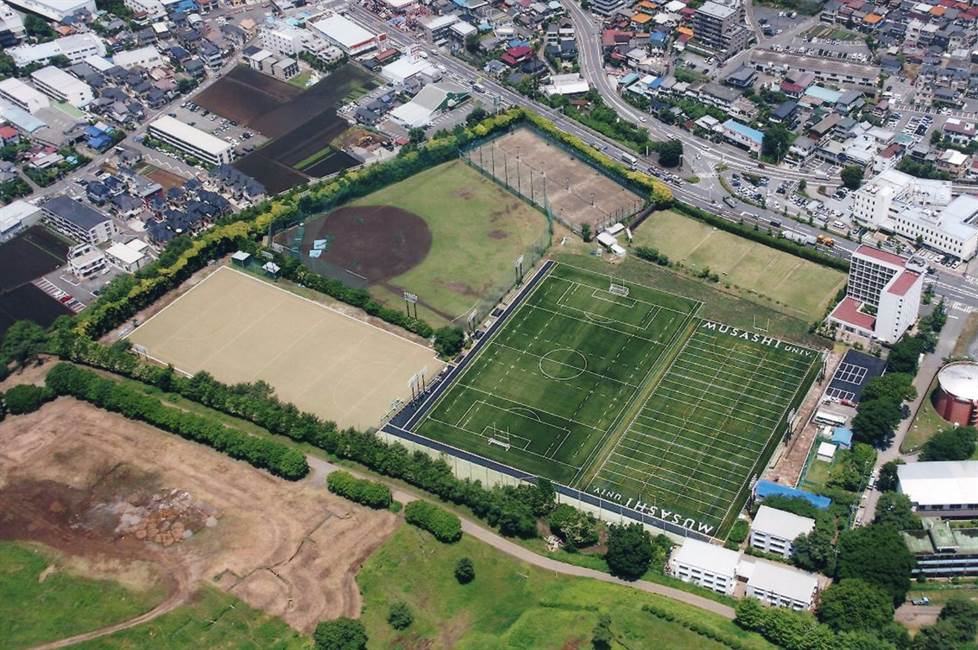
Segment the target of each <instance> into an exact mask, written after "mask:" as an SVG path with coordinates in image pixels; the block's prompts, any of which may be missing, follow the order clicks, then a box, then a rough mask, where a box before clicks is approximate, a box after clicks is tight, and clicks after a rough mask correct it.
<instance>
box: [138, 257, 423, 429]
mask: <svg viewBox="0 0 978 650" xmlns="http://www.w3.org/2000/svg"><path fill="white" fill-rule="evenodd" d="M130 339H131V340H132V342H133V343H136V344H139V345H142V346H145V348H146V350H147V353H148V355H149V356H151V357H153V358H155V359H157V360H160V361H162V362H163V363H172V364H173V365H174V367H176V368H178V369H179V370H182V371H184V372H188V373H194V372H197V371H200V370H207V371H208V372H210V373H212V374H213V375H214V376H215V377H217V378H218V379H219V380H221V381H225V382H228V383H237V382H245V381H247V382H251V381H255V380H257V379H262V380H265V381H266V382H268V383H269V384H271V385H272V387H274V388H275V392H276V394H277V395H278V396H279V397H281V398H282V399H284V400H287V401H290V402H293V403H294V404H296V406H298V407H299V408H301V409H303V410H307V411H310V412H312V413H315V414H317V415H319V416H321V417H324V418H328V419H331V420H334V421H335V422H337V423H338V424H339V425H340V426H344V427H345V426H357V427H362V428H366V427H369V426H377V424H378V423H379V422H380V420H381V418H382V417H383V415H384V414H385V413H386V412H387V411H388V409H389V408H390V406H391V400H392V399H394V398H395V397H398V398H402V399H406V398H409V397H410V390H409V388H408V381H409V379H410V378H411V377H412V376H413V375H414V374H415V373H417V372H418V371H420V370H421V369H422V368H424V367H427V369H428V376H429V377H433V376H434V375H435V374H436V373H437V372H438V370H440V369H441V367H442V363H441V362H440V361H439V360H438V359H437V358H436V357H435V353H434V351H432V350H431V349H429V348H427V347H424V346H422V345H419V344H417V343H414V342H412V341H409V340H407V339H405V338H402V337H400V336H396V335H394V334H391V333H389V332H387V331H385V330H382V329H380V328H377V327H373V326H371V325H368V324H367V323H364V322H362V321H359V320H356V319H354V318H351V317H349V316H346V315H344V314H341V313H340V312H337V311H334V310H332V309H330V308H328V307H326V306H324V305H321V304H317V303H314V302H312V301H310V300H306V299H303V298H301V297H299V296H297V295H295V294H292V293H290V292H288V291H285V290H283V289H280V288H278V287H276V286H274V285H272V284H270V283H268V282H264V281H262V280H259V279H257V278H254V277H252V276H250V275H247V274H244V273H241V272H239V271H235V270H232V269H230V268H226V267H225V268H221V269H219V270H218V271H216V272H215V273H213V274H212V275H211V276H209V277H208V278H207V279H206V280H204V281H203V282H201V283H200V284H199V285H197V286H196V287H194V288H193V289H192V290H190V291H188V292H187V293H185V294H184V295H183V296H181V297H180V298H178V299H177V300H176V301H174V302H173V303H171V304H170V305H169V306H168V307H166V308H165V309H163V310H162V311H160V312H159V313H158V314H157V315H156V316H154V317H152V318H150V319H149V320H148V321H146V322H145V323H143V324H142V325H140V326H139V327H138V328H136V330H134V331H133V333H132V334H131V335H130Z"/></svg>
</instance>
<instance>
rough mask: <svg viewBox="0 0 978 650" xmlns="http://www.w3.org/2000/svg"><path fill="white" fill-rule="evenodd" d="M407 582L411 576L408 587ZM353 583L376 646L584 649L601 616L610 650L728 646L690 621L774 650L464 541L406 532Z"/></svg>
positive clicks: (720, 623) (636, 594)
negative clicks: (469, 571) (465, 563)
mask: <svg viewBox="0 0 978 650" xmlns="http://www.w3.org/2000/svg"><path fill="white" fill-rule="evenodd" d="M461 557H468V558H470V559H471V560H472V562H473V564H474V566H475V573H476V578H475V581H474V582H472V583H470V584H468V585H459V584H458V583H457V582H456V581H455V579H454V577H453V576H452V569H453V567H454V566H455V563H456V562H457V561H458V559H459V558H461ZM405 576H410V579H409V580H405ZM357 583H358V584H359V585H360V590H361V592H362V593H363V601H364V607H363V614H362V616H361V620H363V622H364V624H365V625H366V627H367V632H368V635H369V637H370V640H371V645H370V647H372V648H374V647H376V648H439V649H440V648H457V649H458V650H470V649H475V648H479V649H490V648H492V649H495V648H500V649H502V648H513V649H517V648H518V649H525V650H549V649H553V650H564V649H567V650H570V649H573V648H582V649H583V648H590V647H591V633H592V630H593V628H594V625H595V623H597V620H598V616H599V615H600V614H602V613H606V614H609V615H610V616H611V620H612V625H611V628H612V632H613V633H614V636H615V639H616V640H615V642H614V645H613V646H612V647H613V648H614V649H615V650H629V649H632V650H634V649H637V648H649V647H659V648H670V649H674V650H694V649H695V650H700V649H702V650H721V649H722V648H724V647H726V646H724V645H722V644H720V643H717V642H716V641H713V640H711V639H707V638H706V637H703V636H700V635H698V634H696V633H694V632H691V631H689V630H687V629H685V628H684V627H683V626H682V624H681V623H680V622H679V621H695V622H697V623H699V624H701V625H705V626H708V627H709V628H711V629H712V630H713V631H714V633H715V634H717V635H722V636H723V637H724V638H728V639H733V640H736V641H738V642H740V643H742V644H743V647H744V648H749V649H752V650H753V649H756V650H762V649H766V648H771V647H772V646H770V645H769V644H768V643H767V642H765V641H764V640H763V639H761V638H760V637H759V636H758V635H756V634H749V633H747V632H744V631H743V630H740V629H739V628H738V627H737V626H736V625H734V624H733V623H732V622H730V621H727V620H724V619H722V618H721V617H719V616H716V615H714V614H711V613H708V612H704V611H702V610H699V609H694V608H692V607H690V606H688V605H684V604H682V603H679V602H676V601H674V600H669V599H667V598H663V597H659V596H655V595H652V594H646V593H643V592H640V591H637V590H634V589H631V588H628V587H619V586H617V585H610V584H606V583H601V582H597V581H594V580H587V579H583V578H570V577H566V576H558V575H555V574H553V573H550V572H547V571H544V570H542V569H538V568H536V567H532V566H529V565H527V564H523V563H521V562H518V561H516V560H514V559H512V558H511V557H509V556H507V555H504V554H502V553H500V552H499V551H496V550H495V549H493V548H491V547H489V546H488V545H486V544H483V543H481V542H478V541H476V540H475V539H473V538H471V537H469V536H465V537H463V538H462V540H461V541H460V542H458V543H457V544H438V543H436V542H434V541H433V540H432V538H431V536H430V535H428V534H427V533H423V532H420V531H418V530H417V529H414V528H412V527H410V526H402V527H401V528H400V530H398V532H397V533H395V534H394V535H393V536H391V537H390V538H389V539H388V540H387V541H386V542H385V543H384V545H383V546H381V547H380V549H378V550H377V551H376V552H375V553H374V554H373V555H372V556H371V557H370V559H369V560H367V562H366V564H365V565H364V567H363V569H362V570H361V571H360V574H359V575H358V576H357ZM398 600H400V601H404V602H406V603H407V604H408V606H409V607H410V608H411V611H412V613H413V615H414V623H413V624H412V625H411V627H409V628H408V629H407V630H404V631H403V632H397V631H395V630H393V629H392V628H391V627H390V625H388V623H387V612H388V609H389V607H390V604H391V603H392V602H394V601H398ZM645 604H649V605H653V606H655V607H658V608H661V609H665V610H668V611H669V612H670V613H672V614H673V615H674V616H676V617H677V619H678V620H677V621H676V622H666V621H663V620H661V619H658V618H655V617H653V616H651V615H650V614H648V613H646V612H643V611H642V609H641V608H642V605H645Z"/></svg>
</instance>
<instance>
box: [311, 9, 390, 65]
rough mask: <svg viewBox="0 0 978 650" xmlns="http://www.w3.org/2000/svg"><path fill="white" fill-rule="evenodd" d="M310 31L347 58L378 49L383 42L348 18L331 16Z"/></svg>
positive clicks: (336, 15)
mask: <svg viewBox="0 0 978 650" xmlns="http://www.w3.org/2000/svg"><path fill="white" fill-rule="evenodd" d="M310 27H311V28H312V30H313V31H314V32H315V33H317V34H319V35H320V36H322V37H323V38H325V39H326V40H327V41H329V42H330V43H331V44H333V45H335V46H336V47H338V48H340V49H341V50H343V51H344V52H345V53H346V54H348V55H349V56H359V55H361V54H363V53H365V52H369V51H370V50H373V49H374V48H376V47H378V46H379V44H380V42H381V41H382V40H384V39H383V38H382V37H381V36H378V35H377V34H374V33H373V32H369V31H367V30H366V29H364V28H363V27H361V26H360V25H358V24H356V23H355V22H353V21H352V20H350V19H349V18H346V17H345V16H341V15H340V14H333V15H332V16H329V17H327V18H323V19H322V20H317V21H316V22H314V23H312V25H310Z"/></svg>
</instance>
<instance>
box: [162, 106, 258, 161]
mask: <svg viewBox="0 0 978 650" xmlns="http://www.w3.org/2000/svg"><path fill="white" fill-rule="evenodd" d="M169 116H170V117H173V118H176V119H178V120H180V121H181V122H184V123H185V124H189V125H190V126H193V127H196V128H198V129H200V130H201V131H206V132H207V133H210V134H211V135H213V136H215V137H218V138H220V139H222V140H224V141H225V142H230V143H231V144H233V145H234V147H235V157H240V156H243V155H245V154H247V153H250V152H251V151H253V150H255V149H257V148H258V147H260V146H261V145H263V144H264V143H265V142H267V141H268V138H266V137H265V136H263V135H261V134H260V133H257V132H255V131H252V130H250V129H246V128H244V127H242V126H239V125H238V124H237V123H236V122H234V121H233V120H229V119H226V118H223V117H221V116H220V115H218V114H217V113H211V112H210V111H208V110H207V109H206V108H203V107H200V106H197V104H195V103H193V101H192V100H188V101H187V102H184V103H183V104H182V105H180V106H175V107H174V108H173V109H172V110H171V111H170V112H169Z"/></svg>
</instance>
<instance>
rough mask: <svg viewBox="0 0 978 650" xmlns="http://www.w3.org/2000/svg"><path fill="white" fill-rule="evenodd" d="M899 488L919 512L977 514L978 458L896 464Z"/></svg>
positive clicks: (941, 514) (966, 516)
mask: <svg viewBox="0 0 978 650" xmlns="http://www.w3.org/2000/svg"><path fill="white" fill-rule="evenodd" d="M897 479H898V482H897V491H898V492H900V493H901V494H905V495H907V498H909V499H910V501H911V502H912V503H913V505H914V509H915V510H916V511H917V513H918V514H921V515H924V516H940V517H950V518H963V519H970V518H974V517H978V460H942V461H929V462H919V463H907V464H905V465H899V466H897Z"/></svg>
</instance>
